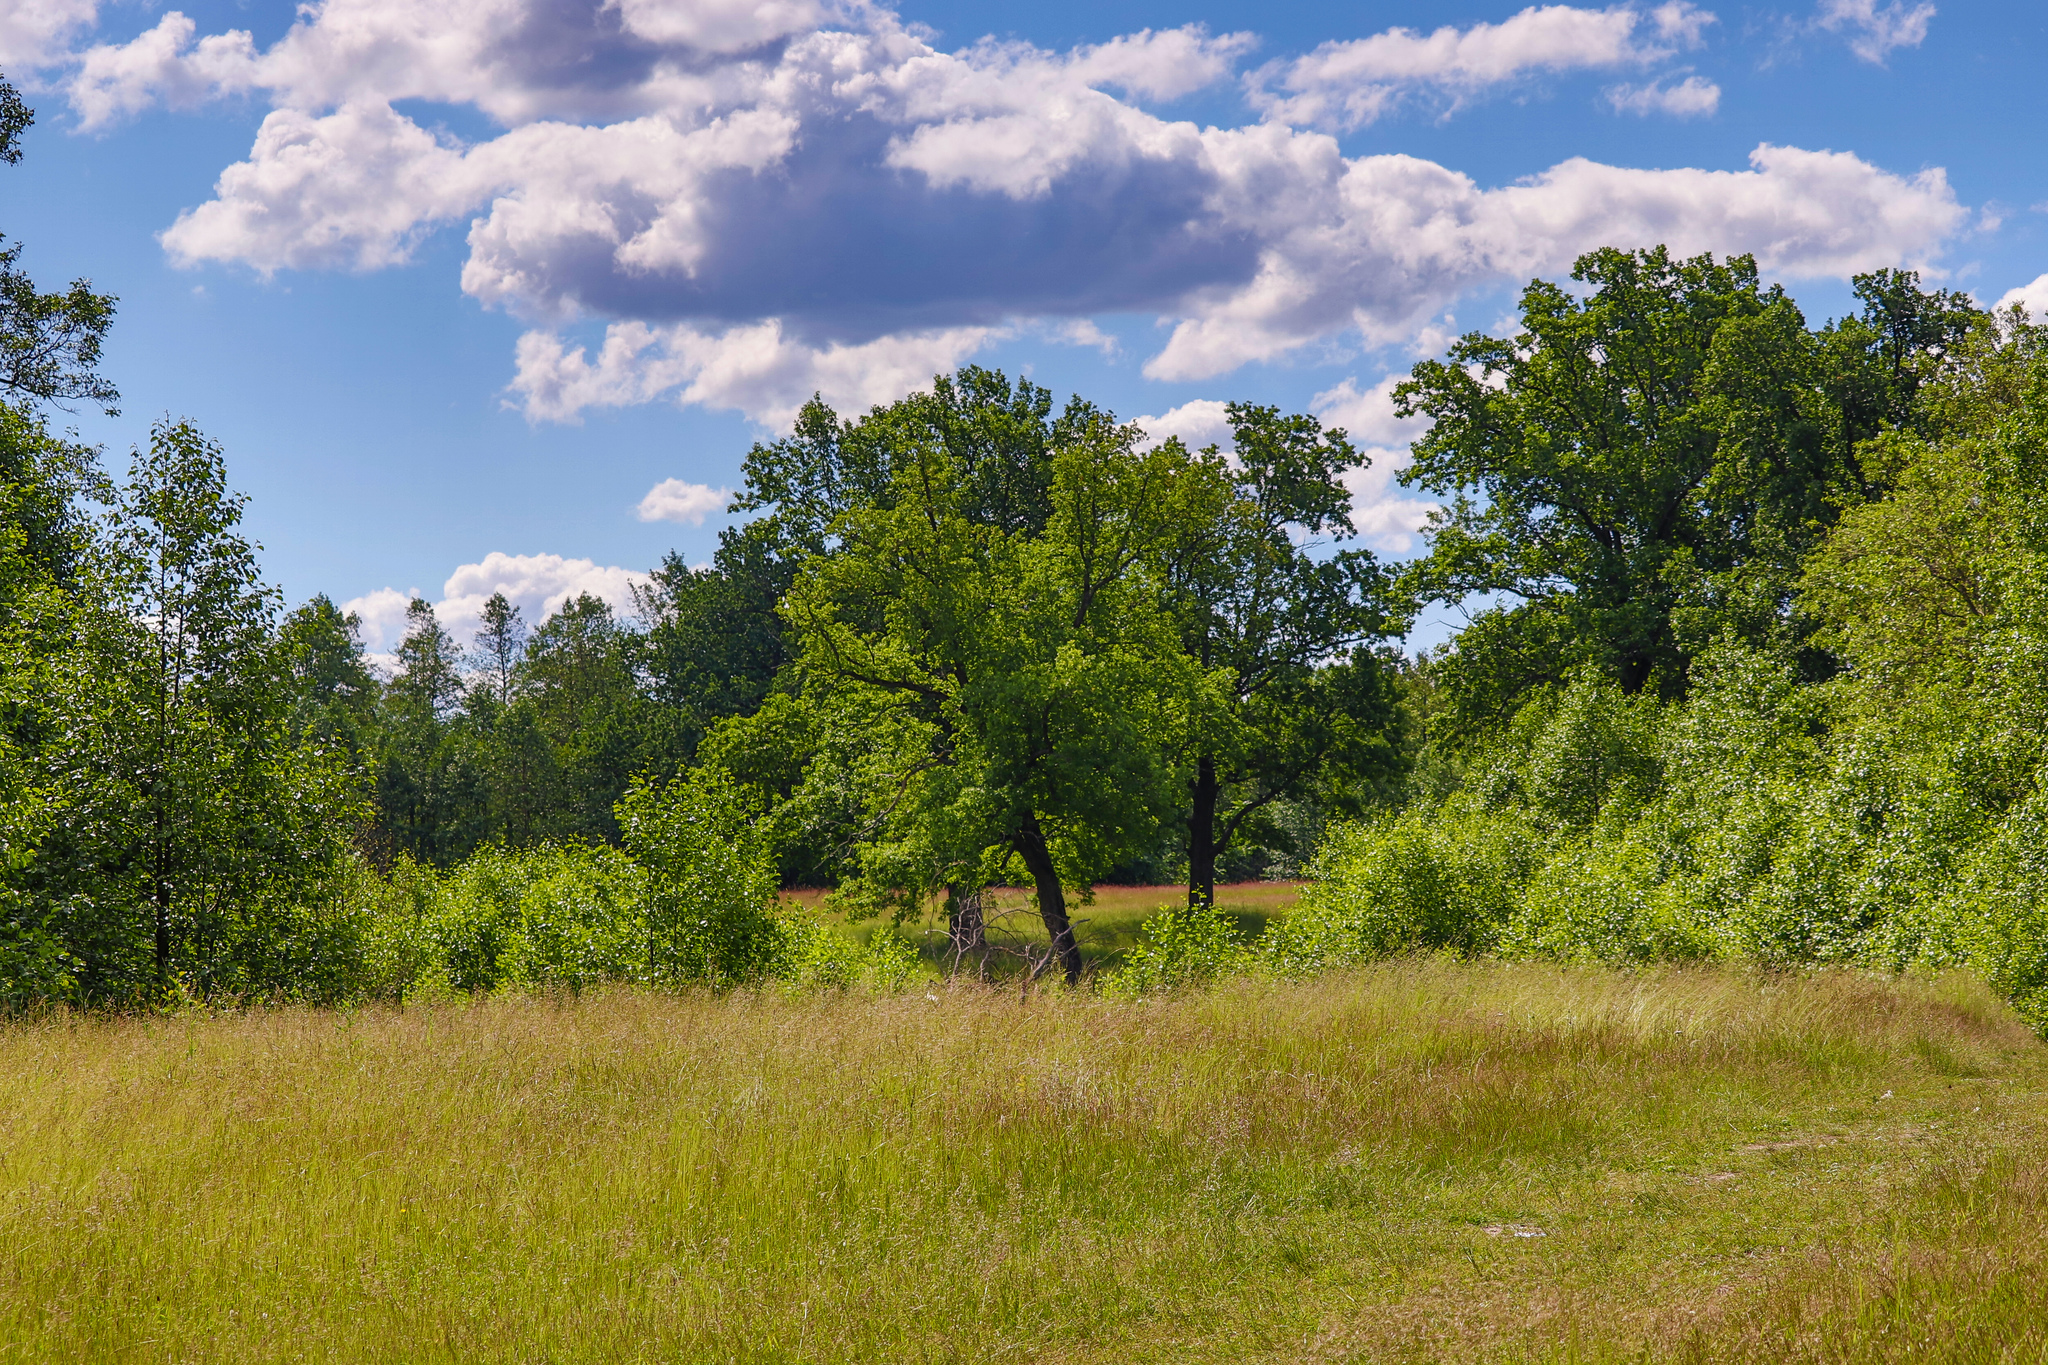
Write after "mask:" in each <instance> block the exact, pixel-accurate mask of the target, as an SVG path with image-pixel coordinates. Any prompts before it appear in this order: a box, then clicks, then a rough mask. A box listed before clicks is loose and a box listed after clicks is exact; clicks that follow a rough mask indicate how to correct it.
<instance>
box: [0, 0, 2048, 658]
mask: <svg viewBox="0 0 2048 1365" xmlns="http://www.w3.org/2000/svg"><path fill="white" fill-rule="evenodd" d="M2044 64H2048V7H2044V6H2041V5H2040V4H2038V3H1999V2H1998V0H1981V2H1980V3H1974V4H1971V5H1968V6H1964V5H1961V4H1944V5H1942V6H1940V7H1937V6H1936V5H1935V4H1933V3H1928V2H1927V0H1788V3H1786V4H1783V5H1780V6H1748V5H1742V6H1736V5H1711V6H1710V5H1704V4H1693V3H1689V2H1688V0H1668V2H1666V3H1648V2H1647V0H1639V3H1635V4H1621V5H1613V6H1607V7H1601V8H1594V7H1585V6H1576V5H1570V4H1553V5H1542V6H1534V7H1526V8H1518V7H1515V6H1513V5H1506V4H1488V3H1483V2H1482V0H1471V2H1470V3H1464V2H1463V0H1459V3H1452V4H1444V3H1436V4H1422V3H1366V4H1344V5H1337V4H1285V5H1276V4H1272V3H1270V2H1269V3H1263V4H1253V3H1249V2H1248V0H1093V2H1092V3H1085V4H1083V3H1071V2H1070V0H1039V3H1035V4H1032V5H1029V6H1021V5H1004V6H996V5H992V4H986V3H970V2H969V0H903V3H901V4H900V5H899V6H896V7H891V6H889V5H886V4H883V3H879V0H875V2H864V0H436V3H434V4H431V5H425V4H420V3H418V0H319V2H317V3H309V4H303V5H294V4H292V3H290V0H192V3H188V4H186V5H184V6H183V7H182V8H178V9H171V8H167V7H165V6H164V5H162V4H151V3H135V2H133V0H0V72H5V74H6V76H7V78H8V79H9V80H11V81H12V82H14V83H15V84H16V85H17V86H18V87H19V88H20V89H21V90H22V91H23V93H24V95H25V96H26V97H27V98H28V100H29V102H30V103H31V104H32V105H33V106H34V107H35V108H36V110H37V113H38V120H37V124H36V126H35V128H34V129H33V130H32V131H31V133H30V135H29V137H28V139H27V142H26V155H25V157H24V160H23V162H22V164H20V165H19V166H16V167H12V168H0V232H5V233H6V234H7V236H8V237H9V238H10V239H12V240H14V241H16V242H19V243H21V244H23V245H24V246H25V247H26V251H25V254H24V256H23V258H22V261H21V264H22V266H23V267H25V268H26V269H28V270H29V271H30V272H31V273H32V274H34V275H35V276H36V277H37V279H38V280H39V281H41V282H42V284H43V287H45V288H55V287H56V286H57V285H59V284H61V283H63V282H66V281H69V280H71V279H73V278H77V277H86V278H89V279H91V280H92V282H93V284H94V286H95V287H96V288H98V289H101V290H104V291H108V292H112V293H114V294H116V295H118V296H119V298H120V313H119V317H118V319H117V321H116V324H115V330H114V333H113V336H112V339H111V341H110V344H109V346H108V349H107V352H106V358H105V364H104V367H103V368H104V369H105V372H106V373H107V375H108V376H109V377H110V378H111V379H113V380H114V382H115V383H116V384H118V385H119V386H120V388H121V390H122V394H123V403H122V411H121V415H120V416H118V417H113V418H109V417H106V416H104V415H102V414H100V413H98V412H97V411H92V410H86V411H80V412H78V413H76V414H74V415H71V416H69V417H67V418H65V421H66V422H67V423H68V424H70V425H74V426H75V427H76V429H77V430H78V432H79V433H80V435H81V436H83V437H84V438H85V439H87V440H90V441H94V442H97V443H100V444H102V445H103V446H104V447H105V449H106V451H107V458H108V463H109V465H110V466H111V467H112V468H114V469H115V470H116V471H117V472H118V470H119V469H120V468H121V467H122V466H123V464H124V461H125V455H126V452H127V451H129V450H130V449H132V448H133V447H134V446H135V445H137V444H138V443H141V442H145V441H147V439H148V433H149V429H150V426H151V424H152V423H154V422H157V421H160V420H163V419H164V418H166V417H169V418H189V419H191V420H192V421H194V422H195V423H196V424H197V425H198V426H199V427H200V428H201V429H202V430H204V431H205V432H206V433H207V434H208V435H209V436H211V437H212V438H213V439H214V440H216V441H218V442H219V443H220V444H221V446H222V447H223V448H224V449H225V451H226V454H227V459H228V466H229V472H230V477H231V480H232V482H233V483H234V484H235V485H236V486H237V487H238V488H240V489H242V490H243V491H245V492H246V493H248V494H249V495H250V507H249V512H248V516H247V525H248V526H249V528H250V529H251V531H252V533H253V535H254V537H255V538H256V539H257V540H259V541H260V542H261V543H262V544H263V546H264V563H265V566H266V569H267V571H268V573H269V574H270V576H271V578H272V579H273V581H275V582H277V583H278V584H279V585H280V586H281V587H282V588H283V590H284V591H285V593H286V595H287V597H288V598H289V599H290V600H292V601H300V600H303V599H305V598H306V597H309V596H311V595H312V594H314V593H316V592H324V593H326V594H327V595H328V596H330V597H331V598H333V599H334V600H336V601H337V602H340V603H342V604H344V605H345V606H348V607H349V608H351V609H352V610H355V611H356V612H357V613H358V614H359V615H360V616H361V617H362V621H363V634H364V639H365V643H366V644H367V645H368V647H369V648H370V649H371V650H372V651H373V652H374V653H378V654H382V653H385V652H386V651H388V650H389V649H390V647H391V645H392V644H394V643H395V641H396V638H397V635H398V633H399V632H400V631H401V630H402V626H403V618H404V609H405V603H406V601H407V600H408V599H409V598H410V597H411V596H412V595H414V594H417V595H420V596H423V597H425V598H427V599H428V600H429V601H432V602H435V603H436V604H437V606H438V608H439V610H440V612H441V615H442V618H443V620H444V621H445V622H446V623H447V624H449V625H450V626H451V627H452V628H453V629H454V630H455V631H456V633H457V635H458V637H462V636H466V634H467V633H468V632H469V631H471V630H473V629H474V626H475V621H476V617H477V613H478V611H479V609H480V608H481V605H482V603H483V600H484V599H485V598H486V597H487V596H488V595H489V594H490V593H491V592H493V591H504V592H505V593H506V594H507V595H508V596H510V597H511V598H513V600H514V601H516V602H518V603H519V604H520V605H521V606H522V608H523V609H524V611H525V613H526V615H527V618H528V620H529V621H532V620H537V619H539V618H540V617H541V616H543V615H544V614H545V613H547V612H548V611H551V610H553V609H554V608H555V607H556V606H558V605H559V604H560V602H561V601H563V600H564V599H565V598H566V597H567V596H569V595H571V594H574V593H578V592H593V593H596V594H597V595H599V596H601V597H604V598H606V599H607V600H608V601H611V602H612V603H613V604H614V605H615V606H617V607H619V608H620V609H622V610H630V607H631V588H632V584H633V583H634V582H635V581H636V580H637V578H638V577H639V576H640V575H642V574H644V573H645V572H646V571H647V570H649V569H650V568H652V567H654V566H656V565H658V564H659V563H660V562H661V561H662V559H663V558H664V557H665V556H666V555H668V554H670V553H675V554H679V555H680V556H681V557H682V558H683V559H684V561H685V562H689V563H702V562H704V561H706V560H708V559H709V558H710V555H711V552H712V550H713V548H714V547H715V546H716V543H717V534H718V531H719V529H720V528H721V527H722V526H725V525H727V524H729V517H728V514H727V513H726V512H725V510H724V508H725V506H726V502H727V498H728V496H729V493H730V490H731V489H733V488H734V487H735V486H737V484H738V482H739V474H740V465H741V461H742V459H743V457H744V455H745V453H746V451H747V449H748V447H749V446H750V445H751V444H752V443H754V442H755V441H760V440H768V439H773V438H774V437H775V436H777V435H778V434H780V433H782V432H783V431H785V430H786V429H787V425H788V423H789V421H790V420H791V418H792V416H793V414H794V412H795V411H796V409H797V407H798V405H800V404H801V403H802V402H803V401H804V400H805V399H806V398H808V397H809V396H810V395H811V394H812V393H814V392H816V393H821V394H822V395H823V396H824V397H825V398H826V400H827V401H829V402H831V403H832V404H833V405H834V406H835V407H836V408H838V409H839V410H840V411H841V412H842V413H847V414H853V413H858V412H861V411H864V410H865V409H866V408H867V407H868V406H870V405H872V404H876V403H884V402H888V401H891V400H893V399H895V398H898V397H901V396H902V395H904V394H906V393H909V392H911V391H913V390H914V389H917V388H920V387H923V386H924V385H926V384H928V383H929V382H930V378H931V376H932V375H933V374H934V373H937V372H942V371H948V370H951V369H953V368H955V367H957V366H959V365H962V364H967V363H974V364H979V365H986V366H992V367H996V368H1000V369H1002V370H1005V371H1006V372H1008V373H1010V374H1012V375H1027V376H1029V377H1031V378H1032V379H1033V380H1035V381H1036V382H1038V383H1041V384H1044V385H1046V386H1048V387H1049V388H1051V389H1052V390H1053V391H1054V393H1055V394H1056V395H1057V396H1058V397H1059V398H1060V399H1061V400H1064V397H1065V396H1066V395H1067V394H1069V393H1074V392H1079V393H1082V394H1084V395H1085V396H1087V397H1089V398H1090V399H1092V400H1094V401H1095V402H1097V403H1098V404H1101V405H1102V406H1105V407H1108V408H1110V409H1112V410H1114V411H1115V412H1117V413H1118V414H1119V415H1121V416H1122V417H1124V418H1127V419H1130V420H1135V421H1138V422H1139V423H1140V424H1141V425H1143V426H1144V427H1145V429H1146V430H1147V431H1148V432H1149V433H1151V434H1153V435H1154V436H1155V437H1164V436H1166V435H1181V436H1183V437H1186V438H1188V439H1190V440H1191V441H1194V442H1195V443H1197V444H1205V443H1207V442H1209V441H1212V440H1221V441H1223V442H1225V443H1226V444H1227V438H1228V431H1227V429H1226V428H1225V427H1224V426H1223V423H1222V404H1223V403H1224V402H1225V401H1228V400H1245V401H1255V402H1261V403H1272V404H1276V405H1278V406H1280V407H1282V408H1283V409H1285V410H1287V411H1293V412H1304V411H1305V412H1312V413H1314V414H1316V415H1317V416H1319V417H1321V418H1322V419H1323V420H1324V421H1325V422H1327V423H1330V424H1333V425H1338V426H1342V427H1344V428H1345V429H1347V430H1348V431H1349V432H1350V433H1351V435H1352V439H1353V440H1354V442H1355V443H1356V444H1358V445H1359V446H1360V447H1361V448H1362V449H1365V450H1367V451H1368V452H1369V453H1370V455H1371V463H1370V465H1369V466H1368V467H1367V468H1366V469H1364V470H1363V471H1362V472H1361V473H1360V474H1359V475H1358V476H1357V477H1356V479H1355V480H1354V484H1353V494H1354V520H1355V521H1356V522H1357V525H1358V527H1359V530H1360V533H1361V539H1362V541H1363V543H1364V544H1365V545H1367V546H1369V547H1370V548H1372V549H1374V550H1375V551H1376V552H1378V553H1380V554H1382V555H1383V556H1386V557H1389V558H1395V559H1399V558H1403V557H1406V556H1409V555H1412V554H1415V553H1417V552H1418V551H1419V550H1421V549H1422V547H1423V540H1422V538H1421V536H1420V534H1419V532H1420V529H1421V528H1422V526H1423V524H1424V518H1425V517H1426V516H1427V514H1428V511H1429V506H1430V504H1429V502H1428V501H1427V499H1426V498H1424V497H1423V496H1421V495H1420V494H1419V493H1418V492H1416V491H1415V490H1411V489H1408V488H1405V487H1403V486H1402V485H1401V484H1400V483H1399V481H1398V478H1397V475H1398V473H1399V470H1400V469H1401V467H1402V465H1403V463H1404V461H1405V458H1406V456H1405V450H1406V444H1407V442H1408V441H1409V440H1411V439H1412V438H1413V437H1414V435H1415V434H1416V431H1415V429H1414V427H1413V425H1412V424H1410V423H1404V422H1403V421H1401V420H1400V419H1399V418H1397V416H1396V415H1395V412H1394V410H1393V407H1392V404H1391V401H1390V399H1389V390H1390V388H1391V386H1392V385H1393V383H1394V382H1396V381H1397V380H1398V379H1399V378H1401V377H1402V376H1404V375H1405V374H1406V373H1407V371H1408V369H1409V367H1410V366H1412V365H1413V364H1414V363H1415V362H1416V361H1417V360H1418V359H1421V358H1425V357H1429V356H1434V355H1440V354H1441V353H1442V352H1443V349H1444V347H1445V346H1446V345H1447V344H1448V343H1449V342H1450V341H1451V340H1452V339H1453V338H1455V337H1456V336H1457V335H1459V334H1461V333H1465V332H1470V331H1498V330H1500V329H1502V328H1504V327H1505V326H1507V325H1509V324H1510V323H1511V321H1512V317H1513V308H1514V302H1515V298H1516V295H1517V292H1518V290H1519V289H1520V288H1521V287H1522V286H1523V285H1525V284H1526V283H1527V282H1528V281H1529V280H1530V279H1532V278H1536V277H1539V276H1540V277H1547V278H1561V277H1562V276H1563V275H1565V274H1566V273H1567V272H1569V270H1570V268H1571V262H1572V260H1573V258H1574V257H1576V256H1577V255H1578V254H1580V253H1582V252H1584V251H1587V250H1591V249H1593V248H1596V247H1600V246H1606V245H1617V246H1647V245H1651V244H1655V243H1659V242H1661V243H1666V244H1669V245H1670V246H1672V247H1673V248H1674V249H1677V250H1680V251H1683V252H1685V253H1688V254H1691V253H1695V252H1699V251H1712V252H1714V253H1716V254H1717V255H1726V254H1733V253H1738V252H1750V253H1753V254H1754V255H1755V256H1756V257H1757V259H1758V262H1759V264H1760V266H1761V267H1762V269H1763V270H1764V272H1765V273H1766V275H1767V276H1768V277H1769V278H1771V279H1773V280H1777V281H1782V282H1784V283H1785V285H1786V286H1787V288H1788V289H1789V290H1790V291H1791V292H1792V293H1793V295H1794V297H1795V298H1797V299H1798V300H1799V301H1800V303H1801V305H1802V307H1804V308H1805V310H1806V312H1807V314H1808V318H1809V321H1810V322H1814V323H1818V322H1820V321H1821V320H1823V319H1824V318H1827V317H1831V316H1836V315H1839V314H1841V313H1844V312H1847V311H1851V310H1852V309H1853V308H1854V306H1855V304H1854V299H1853V296H1852V294H1851V291H1850V286H1849V277H1850V276H1852V275H1853V274H1855V273H1857V272H1859V271H1865V270H1870V269H1875V268H1878V267H1882V266H1906V267H1911V268H1914V269H1917V270H1919V271H1921V272H1922V274H1923V276H1924V277H1925V278H1927V279H1928V280H1930V281H1938V282H1940V283H1942V284H1943V285H1945V286H1947V287H1952V288H1961V289H1967V290H1969V291H1970V292H1971V293H1972V294H1974V295H1975V296H1976V298H1977V299H1978V300H1979V301H1980V302H1983V303H1985V304H1987V305H1988V304H2006V303H2013V302H2018V303H2021V304H2023V305H2026V306H2029V307H2033V308H2035V309H2037V310H2038V312H2039V313H2040V314H2041V315H2043V316H2048V156H2044V154H2043V150H2042V143H2041V138H2040V130H2041V129H2042V128H2043V127H2048V82H2044V81H2042V80H2041V79H2040V77H2039V73H2040V72H2041V71H2042V70H2043V69H2044ZM1455 624H1456V622H1455V620H1453V619H1451V618H1450V617H1447V616H1445V615H1444V614H1443V613H1441V612H1440V613H1438V614H1437V615H1436V616H1434V617H1430V618H1426V619H1425V621H1424V622H1423V624H1422V625H1421V627H1420V628H1419V629H1418V632H1417V635H1416V636H1415V637H1411V643H1427V642H1429V640H1430V639H1431V638H1432V637H1439V638H1440V636H1441V635H1442V634H1443V633H1444V632H1445V631H1447V630H1448V629H1450V628H1452V627H1453V626H1454V625H1455Z"/></svg>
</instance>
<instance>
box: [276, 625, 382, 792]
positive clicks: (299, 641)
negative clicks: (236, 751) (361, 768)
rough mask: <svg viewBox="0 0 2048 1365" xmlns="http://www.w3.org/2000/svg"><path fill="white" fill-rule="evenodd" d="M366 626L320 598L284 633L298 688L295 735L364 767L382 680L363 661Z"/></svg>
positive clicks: (294, 721)
mask: <svg viewBox="0 0 2048 1365" xmlns="http://www.w3.org/2000/svg"><path fill="white" fill-rule="evenodd" d="M361 631H362V621H361V619H360V618H359V617H357V616H356V614H355V613H354V612H350V613H348V614H346V615H344V614H343V613H342V611H341V609H340V608H338V607H336V606H335V605H334V602H333V600H332V599H331V598H329V597H328V596H327V595H326V594H325V593H316V594H314V596H313V597H312V599H311V600H309V601H308V602H307V603H306V604H305V605H304V606H302V607H300V608H299V609H298V610H296V611H294V612H293V613H292V614H291V615H290V616H288V617H286V618H285V622H284V627H283V629H282V631H281V632H280V635H281V639H282V643H283V646H284V651H285V657H286V660H287V667H289V669H290V670H291V677H292V680H293V682H294V683H295V684H296V687H297V693H298V698H297V704H296V706H295V708H294V710H293V713H292V733H293V734H294V736H295V737H297V738H298V739H299V740H300V741H301V742H302V743H313V744H319V745H324V746H329V747H333V748H336V749H339V750H340V751H342V752H343V753H345V754H347V755H348V756H349V760H350V762H351V764H352V765H353V764H359V763H360V762H361V760H362V755H363V753H364V751H365V749H367V748H368V747H369V745H370V743H371V741H372V735H373V733H374V730H375V727H376V723H377V679H376V678H375V677H374V676H372V674H371V673H370V667H369V664H368V663H367V662H366V661H365V660H364V658H363V641H362V634H361Z"/></svg>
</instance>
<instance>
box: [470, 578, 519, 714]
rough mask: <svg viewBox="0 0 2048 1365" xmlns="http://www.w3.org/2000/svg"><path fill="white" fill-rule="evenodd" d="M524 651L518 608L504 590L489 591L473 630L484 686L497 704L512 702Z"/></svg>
mask: <svg viewBox="0 0 2048 1365" xmlns="http://www.w3.org/2000/svg"><path fill="white" fill-rule="evenodd" d="M525 653H526V626H525V624H524V623H523V622H521V621H520V619H519V608H518V607H515V606H513V605H512V603H511V601H510V600H508V599H507V598H506V596H505V594H504V593H502V592H494V593H492V594H491V595H490V597H489V598H487V599H486V600H485V601H484V611H483V625H482V627H481V628H480V629H478V631H477V633H476V657H477V659H478V660H479V661H480V664H481V667H480V669H479V672H480V673H481V675H482V677H483V681H484V685H485V686H486V687H488V688H489V689H490V692H491V695H492V696H493V697H494V698H495V699H496V701H497V703H498V705H499V706H500V707H506V706H510V705H511V704H512V688H513V684H514V683H515V682H516V681H517V678H518V674H519V662H520V659H521V658H522V657H523V656H524V655H525Z"/></svg>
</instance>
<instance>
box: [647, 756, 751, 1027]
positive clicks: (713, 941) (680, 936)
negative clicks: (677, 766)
mask: <svg viewBox="0 0 2048 1365" xmlns="http://www.w3.org/2000/svg"><path fill="white" fill-rule="evenodd" d="M755 814H756V811H755V809H754V807H753V803H752V802H751V801H750V800H749V799H748V798H747V796H746V795H745V794H744V793H743V792H742V791H741V790H739V789H737V788H735V787H734V785H733V783H732V781H731V779H730V778H729V777H727V776H726V775H725V774H724V773H723V772H721V771H719V770H718V769H716V768H697V769H694V770H692V771H691V772H690V773H689V774H688V775H687V776H685V777H681V778H677V779H676V780H674V781H672V782H665V783H656V782H650V781H647V780H646V779H641V780H639V781H636V782H635V783H634V784H633V786H632V787H631V788H630V789H629V790H628V791H627V792H626V795H625V796H624V797H623V798H622V799H621V800H620V802H619V826H620V828H621V829H622V830H623V831H624V834H625V842H626V848H627V850H628V851H629V852H630V853H631V854H632V855H633V857H634V859H635V860H636V861H637V862H638V863H639V864H640V865H641V866H642V867H644V868H645V869H646V871H647V878H648V889H647V900H646V927H647V958H646V960H647V979H648V980H650V981H653V982H659V983H680V982H685V981H703V982H706V983H707V984H709V985H711V986H713V987H717V986H721V985H732V984H734V983H737V982H745V981H755V980H759V979H761V978H763V977H765V976H768V975H771V974H772V973H773V972H774V971H775V970H776V969H777V967H778V966H779V965H780V955H781V953H782V950H783V936H782V933H781V931H780V927H779V925H778V923H777V921H776V919H775V916H774V914H773V912H772V907H773V903H774V899H775V862H774V856H773V854H772V852H771V851H770V849H769V848H768V845H767V841H766V840H765V839H764V838H763V837H762V835H761V831H760V830H759V828H758V827H757V826H756V825H755V823H754V819H753V817H754V815H755Z"/></svg>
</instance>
